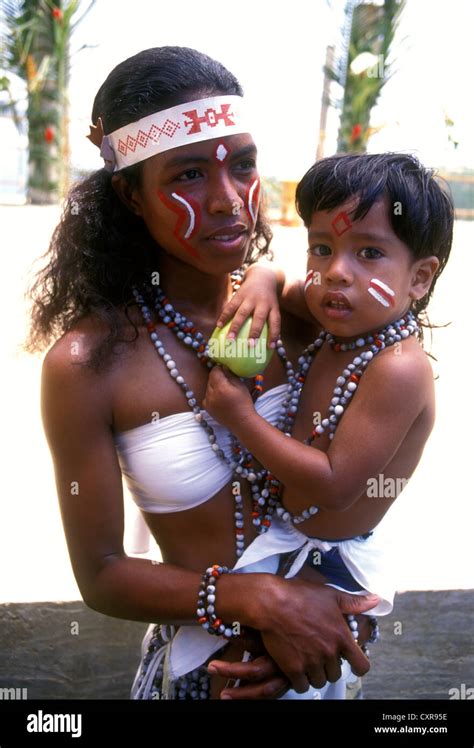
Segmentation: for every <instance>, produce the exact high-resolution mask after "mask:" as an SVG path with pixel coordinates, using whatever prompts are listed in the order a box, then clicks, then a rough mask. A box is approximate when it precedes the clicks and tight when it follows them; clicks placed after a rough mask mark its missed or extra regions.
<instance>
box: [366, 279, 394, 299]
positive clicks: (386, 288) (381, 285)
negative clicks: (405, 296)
mask: <svg viewBox="0 0 474 748" xmlns="http://www.w3.org/2000/svg"><path fill="white" fill-rule="evenodd" d="M370 282H371V283H373V284H374V286H378V287H379V288H381V289H382V291H385V293H388V294H389V295H390V296H395V291H392V289H391V288H390V286H387V284H386V283H383V282H382V281H381V280H379V279H378V278H372V279H371V281H370Z"/></svg>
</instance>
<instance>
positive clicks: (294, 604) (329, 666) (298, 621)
mask: <svg viewBox="0 0 474 748" xmlns="http://www.w3.org/2000/svg"><path fill="white" fill-rule="evenodd" d="M252 576H255V577H258V576H259V575H252ZM261 576H262V577H265V579H263V580H258V579H257V589H256V590H255V592H254V594H255V593H256V594H257V599H258V605H255V604H254V603H253V600H252V599H250V600H249V605H250V608H249V611H248V612H249V613H250V620H249V623H250V625H252V626H253V627H254V628H256V629H258V630H259V631H260V632H261V635H262V641H263V644H264V646H265V649H266V651H267V654H268V655H269V656H270V657H271V658H272V659H273V660H274V661H275V662H276V663H277V665H278V667H279V668H280V670H281V671H282V672H283V673H284V675H285V676H286V677H287V678H288V680H289V681H290V682H291V687H292V688H294V689H295V690H296V691H297V692H298V693H304V692H305V691H307V690H308V688H309V686H314V687H315V688H322V687H323V686H324V685H325V684H326V682H327V681H330V682H335V681H337V680H338V679H339V678H340V676H341V658H345V659H346V660H348V662H349V664H350V665H351V667H352V670H353V672H354V673H355V674H356V675H364V674H365V673H367V672H368V670H369V667H370V665H369V661H368V659H367V658H366V656H365V655H364V654H363V652H362V650H361V649H360V647H359V646H358V645H357V644H356V643H355V642H354V639H353V637H352V633H351V631H350V629H349V626H348V625H347V619H346V618H345V617H344V615H343V614H346V615H347V614H349V613H352V614H354V615H357V614H358V613H363V612H365V611H368V610H371V609H372V608H374V607H375V606H376V605H377V603H378V601H379V598H378V597H376V596H374V595H365V596H355V595H350V594H348V593H345V592H340V591H339V590H335V589H333V588H332V587H327V586H325V585H315V584H314V583H312V582H308V581H305V580H301V579H281V578H280V577H271V576H270V577H267V575H261ZM260 583H261V584H263V585H264V589H262V590H261V591H260V593H259V589H258V585H259V584H260ZM252 597H253V596H252ZM250 664H251V663H250Z"/></svg>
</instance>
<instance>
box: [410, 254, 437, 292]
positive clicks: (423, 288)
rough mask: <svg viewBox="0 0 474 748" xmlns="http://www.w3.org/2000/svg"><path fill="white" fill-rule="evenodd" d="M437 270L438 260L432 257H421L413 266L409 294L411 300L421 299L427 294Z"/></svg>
mask: <svg viewBox="0 0 474 748" xmlns="http://www.w3.org/2000/svg"><path fill="white" fill-rule="evenodd" d="M438 268H439V260H438V258H437V257H435V256H434V255H432V256H431V257H423V258H422V259H421V260H417V261H416V262H415V263H414V264H413V267H412V280H411V285H410V292H409V296H410V298H411V299H422V298H423V296H425V295H426V294H427V293H428V291H429V290H430V288H431V284H432V283H433V278H434V276H435V273H436V271H437V270H438Z"/></svg>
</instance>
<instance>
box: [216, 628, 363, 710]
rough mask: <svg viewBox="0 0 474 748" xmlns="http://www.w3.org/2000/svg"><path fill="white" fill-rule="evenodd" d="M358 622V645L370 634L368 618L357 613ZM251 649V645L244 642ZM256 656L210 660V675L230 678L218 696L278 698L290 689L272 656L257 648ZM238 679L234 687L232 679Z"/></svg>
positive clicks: (235, 698)
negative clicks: (231, 659) (244, 659)
mask: <svg viewBox="0 0 474 748" xmlns="http://www.w3.org/2000/svg"><path fill="white" fill-rule="evenodd" d="M356 619H357V622H358V624H359V646H362V645H363V644H366V643H367V642H368V640H369V638H370V635H371V633H372V627H371V626H370V623H369V619H368V617H367V616H364V615H357V616H356ZM246 648H247V649H249V650H250V646H249V645H248V644H246ZM257 651H258V652H259V655H258V656H257V657H255V658H254V659H253V660H251V661H250V662H229V661H228V660H225V659H223V660H212V661H211V662H210V663H209V666H208V669H209V672H210V673H212V674H216V675H218V676H220V677H221V678H227V679H229V682H228V683H227V684H226V686H225V688H224V689H223V690H222V691H221V694H220V697H221V699H233V700H238V699H279V698H280V697H281V696H283V695H284V694H285V693H286V692H287V691H288V690H289V689H290V688H291V683H290V681H289V680H288V678H286V676H285V675H284V673H282V671H281V670H280V668H279V667H278V665H277V664H276V662H275V661H274V660H272V658H271V657H270V656H269V655H268V654H266V653H262V652H261V648H260V649H259V650H257ZM234 680H236V681H237V680H238V681H240V682H239V685H238V686H237V687H234V684H233V682H232V681H234Z"/></svg>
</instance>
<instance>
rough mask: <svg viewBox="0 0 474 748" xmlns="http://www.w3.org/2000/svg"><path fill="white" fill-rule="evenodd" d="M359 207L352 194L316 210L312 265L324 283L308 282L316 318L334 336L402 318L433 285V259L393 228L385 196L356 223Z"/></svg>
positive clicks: (311, 241) (309, 301) (311, 234)
mask: <svg viewBox="0 0 474 748" xmlns="http://www.w3.org/2000/svg"><path fill="white" fill-rule="evenodd" d="M356 207H357V199H354V198H353V199H351V200H349V201H347V203H345V204H344V205H342V206H338V207H337V208H335V209H333V210H331V211H316V212H315V213H314V214H313V217H312V221H311V225H310V226H309V231H308V238H309V249H308V267H307V269H308V272H310V271H312V272H313V273H319V274H320V275H319V276H318V278H320V279H321V282H320V283H318V284H313V283H306V284H305V293H306V301H307V304H308V307H309V309H310V311H311V313H312V314H313V315H314V316H315V318H316V319H317V320H318V321H319V322H320V323H321V325H322V326H323V327H324V328H325V329H327V330H328V331H329V332H331V333H332V334H333V335H337V336H339V337H349V338H350V337H353V336H357V335H361V334H364V333H367V332H370V331H373V330H377V329H380V328H381V327H384V326H385V325H386V324H388V323H389V322H391V321H392V320H394V319H397V318H399V317H402V316H403V315H404V314H405V313H406V312H407V311H408V309H409V308H410V305H411V302H412V301H413V299H415V298H421V297H422V296H423V295H424V293H426V290H427V288H429V281H430V279H431V277H432V263H433V258H426V259H423V260H416V261H415V260H414V257H413V255H412V253H411V251H410V248H409V247H408V246H407V245H406V244H405V243H404V242H402V241H401V240H400V239H399V238H398V237H397V235H396V234H395V232H394V230H393V228H392V226H391V223H390V216H389V213H388V210H389V207H388V202H387V201H386V200H385V199H382V200H380V201H377V202H375V203H374V204H373V205H372V207H371V208H370V210H369V211H368V212H367V214H366V215H365V216H364V217H363V218H361V219H360V220H357V221H354V220H353V217H352V216H353V213H354V211H355V208H356ZM342 229H344V230H342ZM427 283H428V286H427V285H426V284H427Z"/></svg>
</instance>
